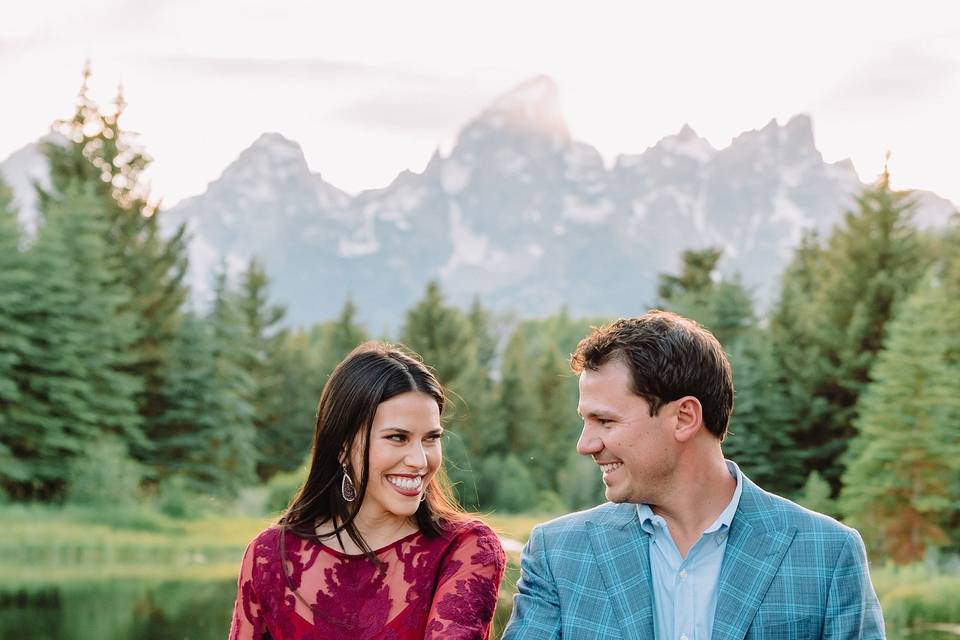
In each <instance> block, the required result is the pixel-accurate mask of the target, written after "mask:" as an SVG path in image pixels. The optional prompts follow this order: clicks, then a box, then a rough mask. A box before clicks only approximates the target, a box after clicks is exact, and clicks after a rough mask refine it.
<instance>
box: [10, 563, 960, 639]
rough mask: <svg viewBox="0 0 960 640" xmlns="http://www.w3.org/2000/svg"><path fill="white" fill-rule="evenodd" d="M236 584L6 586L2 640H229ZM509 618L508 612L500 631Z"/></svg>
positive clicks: (898, 635)
mask: <svg viewBox="0 0 960 640" xmlns="http://www.w3.org/2000/svg"><path fill="white" fill-rule="evenodd" d="M235 585H236V582H235V579H228V580H160V579H154V578H152V579H145V578H117V579H112V580H91V581H83V580H71V581H69V582H64V583H61V584H49V585H41V586H36V585H30V586H10V585H0V638H35V639H37V640H39V639H43V640H129V639H131V638H137V639H138V640H140V639H142V640H223V639H224V638H226V637H227V631H228V629H229V626H230V615H231V611H232V608H233V599H234V595H235V592H236V586H235ZM507 615H508V613H507V610H506V609H504V612H503V615H502V616H500V617H501V618H502V619H501V620H499V622H500V623H501V625H502V624H503V623H504V622H505V621H506V617H507ZM888 633H889V635H888V638H889V640H957V636H956V635H953V634H950V633H946V632H941V631H928V630H924V631H915V632H913V633H904V632H897V631H896V630H892V629H891V630H888Z"/></svg>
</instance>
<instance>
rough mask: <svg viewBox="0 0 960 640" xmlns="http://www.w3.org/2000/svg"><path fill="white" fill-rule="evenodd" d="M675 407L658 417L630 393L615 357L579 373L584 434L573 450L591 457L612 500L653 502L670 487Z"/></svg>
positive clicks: (627, 374) (667, 407)
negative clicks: (592, 368) (594, 369)
mask: <svg viewBox="0 0 960 640" xmlns="http://www.w3.org/2000/svg"><path fill="white" fill-rule="evenodd" d="M674 408H675V407H674V406H673V404H672V403H668V404H666V405H664V406H663V407H661V408H660V412H659V414H658V415H656V416H651V415H650V406H649V405H648V404H647V401H646V400H644V399H643V398H641V397H640V396H638V395H636V394H635V393H633V392H632V391H631V390H630V372H629V370H628V369H627V366H626V365H625V364H623V363H622V362H621V361H620V360H618V359H616V358H615V359H613V360H611V361H609V362H607V363H606V364H604V365H603V366H601V367H600V368H599V369H597V370H596V371H591V370H590V369H584V371H583V373H581V374H580V404H579V405H578V406H577V412H578V413H579V414H580V416H581V417H582V418H583V431H582V432H581V434H580V439H579V440H578V441H577V452H578V453H579V454H580V455H584V456H591V457H592V458H593V459H594V461H596V463H597V464H598V465H599V466H600V469H601V472H602V473H603V484H604V485H605V486H606V492H605V493H606V497H607V499H608V500H610V501H611V502H636V503H641V502H642V503H648V504H657V503H658V502H659V501H660V499H662V497H663V494H664V492H665V490H667V489H668V487H669V480H670V477H671V475H672V473H673V469H674V466H675V459H676V445H677V442H676V440H675V439H674V437H673V425H674V424H675V423H676V420H675V419H673V418H674V416H673V413H674Z"/></svg>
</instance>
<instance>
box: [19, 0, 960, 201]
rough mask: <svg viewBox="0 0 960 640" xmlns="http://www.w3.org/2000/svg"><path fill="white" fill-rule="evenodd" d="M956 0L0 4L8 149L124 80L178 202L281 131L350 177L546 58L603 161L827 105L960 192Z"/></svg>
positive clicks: (873, 164) (841, 119) (461, 115)
mask: <svg viewBox="0 0 960 640" xmlns="http://www.w3.org/2000/svg"><path fill="white" fill-rule="evenodd" d="M953 5H954V3H951V2H943V1H926V0H921V1H915V2H912V3H909V4H906V3H902V2H884V1H871V2H863V1H859V0H858V1H848V2H803V3H799V2H795V3H789V4H788V3H775V2H769V1H767V2H689V1H688V2H673V3H656V4H655V3H646V2H622V1H620V2H610V1H603V0H594V1H593V2H590V3H586V2H583V3H576V4H574V3H558V2H540V1H539V0H537V1H533V0H524V1H523V2H516V1H514V2H503V1H500V0H494V1H491V0H488V1H486V2H483V3H479V2H476V3H464V2H449V1H446V2H442V1H430V2H412V3H411V2H407V3H399V2H372V1H353V2H336V3H334V2H317V1H315V0H273V1H272V2H264V1H262V0H257V1H252V0H231V1H230V2H225V1H220V0H190V1H186V0H166V1H164V2H149V3H148V2H138V1H134V0H92V1H87V2H84V3H77V2H64V1H43V0H37V1H34V2H21V3H17V5H16V6H13V7H4V9H3V12H2V13H3V18H2V20H0V81H2V86H3V95H4V99H3V118H2V120H0V122H2V125H0V160H2V159H3V158H5V157H6V156H7V155H9V154H10V153H12V152H13V151H15V150H16V149H18V148H20V147H22V146H23V145H24V144H27V143H28V142H31V141H33V140H35V139H36V138H38V137H39V136H40V135H42V134H43V133H44V132H45V131H46V130H47V129H48V127H49V125H50V123H51V122H52V121H53V120H54V119H56V118H61V117H67V116H69V115H71V111H72V105H73V100H74V97H75V94H76V90H77V88H78V86H79V81H80V70H81V68H82V66H83V62H84V60H85V59H86V58H89V59H90V60H91V64H92V67H93V73H94V75H93V79H92V82H91V94H92V97H93V98H95V99H96V100H98V101H100V102H101V103H106V102H109V101H110V100H111V99H112V97H113V94H114V91H115V87H116V85H117V83H118V82H122V83H123V85H124V88H125V94H126V98H127V101H128V103H129V107H128V109H127V112H126V117H125V126H126V127H127V128H129V129H132V130H134V131H137V132H139V133H140V134H141V137H140V140H141V142H142V143H143V144H144V146H145V147H146V148H147V150H148V152H149V153H150V154H151V155H152V156H153V157H154V159H155V163H154V166H153V168H152V169H151V171H150V174H149V177H150V179H151V181H152V185H153V191H154V195H155V196H162V197H163V200H164V204H165V205H166V206H170V205H172V204H174V203H175V202H176V201H178V200H180V199H181V198H183V197H187V196H190V195H195V194H198V193H200V192H202V191H203V190H204V188H205V187H206V184H207V183H208V182H210V181H211V180H214V179H216V178H217V177H218V176H219V174H220V172H221V171H222V170H223V169H224V168H225V167H226V166H227V164H229V163H230V161H232V160H233V159H234V158H236V156H237V155H238V154H239V153H240V151H242V150H243V149H244V148H246V147H247V146H248V145H249V144H250V143H251V142H252V141H253V140H255V139H256V138H257V137H258V136H259V135H260V134H261V133H263V132H265V131H277V132H280V133H282V134H284V135H285V136H287V137H289V138H292V139H294V140H296V141H297V142H299V143H300V144H301V145H302V147H303V149H304V153H305V155H306V158H307V161H308V163H309V164H310V167H311V169H312V170H314V171H318V172H320V173H322V174H323V176H324V178H325V179H326V180H328V181H329V182H331V183H332V184H334V185H336V186H338V187H340V188H342V189H344V190H346V191H348V192H351V193H356V192H358V191H360V190H363V189H368V188H377V187H382V186H384V185H386V184H387V183H389V182H390V181H391V180H392V179H393V178H394V177H395V176H396V174H397V173H399V172H400V171H401V170H403V169H412V170H414V171H419V170H422V169H423V167H424V166H425V164H426V162H427V160H428V159H429V157H430V155H431V154H432V153H433V151H434V149H435V148H436V147H438V146H440V147H441V148H448V147H449V146H450V145H451V144H452V142H453V140H454V138H455V136H456V133H457V131H458V130H459V128H460V127H461V126H462V125H464V124H465V123H466V122H467V121H468V120H469V119H470V118H471V117H473V116H474V115H476V114H477V113H478V112H479V111H480V110H481V109H482V108H483V107H484V106H485V105H486V104H487V103H489V102H490V101H492V100H493V99H494V98H495V97H496V96H497V95H499V94H501V93H503V92H504V91H507V90H509V89H510V88H511V87H513V86H514V85H516V84H518V83H519V82H521V81H523V80H525V79H527V78H529V77H531V76H533V75H539V74H546V75H549V76H551V77H553V78H554V79H555V80H556V81H557V83H558V85H559V87H560V99H561V101H562V105H563V110H564V113H565V114H566V118H567V122H568V124H569V126H570V129H571V131H572V133H573V135H574V137H576V138H577V139H579V140H582V141H583V142H587V143H589V144H592V145H594V146H596V147H597V148H598V149H599V150H600V152H601V153H602V154H603V155H604V156H605V157H606V158H607V159H608V160H609V161H611V162H612V161H613V159H614V158H615V157H616V155H617V154H619V153H638V152H641V151H643V150H644V149H645V148H647V147H649V146H651V145H653V144H655V143H656V141H657V140H659V139H660V138H662V137H664V136H666V135H669V134H672V133H675V132H676V131H678V130H679V129H680V128H681V126H682V125H683V124H684V123H689V124H690V125H691V126H692V127H693V128H694V129H695V130H696V131H697V132H698V133H699V134H700V135H701V136H704V137H706V138H707V139H708V140H709V141H710V142H711V143H712V144H713V145H714V146H716V147H723V146H726V145H727V144H729V143H730V140H731V139H732V137H734V136H736V135H737V134H739V133H740V132H742V131H745V130H749V129H756V128H760V127H762V126H764V125H765V124H766V123H767V122H769V120H770V119H771V118H777V119H778V120H780V122H781V123H783V122H785V121H786V120H787V119H788V118H790V117H791V116H792V115H795V114H797V113H807V114H810V115H811V116H812V118H813V123H814V130H815V135H816V140H817V146H818V148H819V149H820V151H821V152H822V153H823V155H824V157H825V159H826V160H828V161H836V160H840V159H843V158H847V157H849V158H851V159H852V160H853V163H854V165H855V166H856V168H857V170H858V172H859V173H860V176H861V178H862V179H864V180H869V179H872V178H873V177H874V176H875V175H876V174H877V173H878V172H879V171H880V169H881V166H882V162H883V154H884V151H886V150H888V149H889V150H891V151H892V153H893V158H892V161H891V170H892V173H893V182H894V186H896V187H898V188H922V189H929V190H932V191H935V192H937V193H939V194H940V195H942V196H944V197H947V198H950V199H951V200H953V201H954V202H955V203H960V172H958V171H957V168H956V167H957V150H958V149H960V124H958V114H960V8H955V7H954V6H953Z"/></svg>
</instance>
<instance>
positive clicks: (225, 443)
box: [207, 269, 260, 493]
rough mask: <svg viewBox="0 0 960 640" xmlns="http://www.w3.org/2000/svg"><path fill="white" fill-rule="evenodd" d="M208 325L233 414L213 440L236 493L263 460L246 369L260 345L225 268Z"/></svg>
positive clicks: (216, 455)
mask: <svg viewBox="0 0 960 640" xmlns="http://www.w3.org/2000/svg"><path fill="white" fill-rule="evenodd" d="M207 321H208V322H209V323H210V324H211V329H212V336H211V344H212V346H213V358H214V366H215V368H214V379H215V380H216V382H217V385H218V388H219V389H220V390H221V392H222V394H223V396H222V397H223V398H224V399H225V405H224V406H225V408H226V410H227V411H228V412H229V420H228V421H227V422H226V423H225V424H224V426H223V429H222V430H221V432H220V433H218V434H217V437H216V438H215V440H214V445H215V446H214V447H213V455H214V461H215V463H216V467H217V468H218V469H219V470H220V472H221V474H222V478H223V481H224V482H223V484H221V488H222V489H224V490H225V491H227V492H228V493H234V492H235V491H236V490H237V489H238V488H239V487H240V486H242V485H243V484H244V483H248V482H251V481H252V480H253V478H254V473H253V472H254V471H255V469H256V465H257V462H259V458H260V455H259V452H258V451H257V450H256V423H255V419H256V416H255V414H254V412H255V401H256V400H255V399H256V381H255V380H254V379H253V377H252V376H251V375H250V373H249V372H248V371H247V370H246V369H245V367H244V365H245V363H248V362H250V361H251V359H253V357H254V354H255V350H256V346H255V345H254V343H253V341H252V340H251V339H250V334H249V331H248V329H247V326H246V323H245V320H244V318H243V314H242V311H241V309H240V307H239V305H238V304H237V296H236V295H235V294H234V292H233V291H231V289H230V286H229V281H228V279H227V276H226V271H225V269H221V271H220V272H219V273H218V274H217V275H216V276H215V283H214V301H213V307H212V309H211V311H210V314H209V316H208V318H207ZM221 434H222V435H221Z"/></svg>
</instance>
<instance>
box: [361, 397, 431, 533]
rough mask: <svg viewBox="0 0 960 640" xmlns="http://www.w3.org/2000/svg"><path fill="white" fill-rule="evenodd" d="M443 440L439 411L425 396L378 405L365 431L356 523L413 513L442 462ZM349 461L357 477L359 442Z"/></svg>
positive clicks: (385, 519)
mask: <svg viewBox="0 0 960 640" xmlns="http://www.w3.org/2000/svg"><path fill="white" fill-rule="evenodd" d="M442 434H443V427H442V426H441V425H440V408H439V407H438V406H437V401H436V400H434V399H433V397H431V396H429V395H427V394H426V393H421V392H419V391H408V392H407V393H402V394H400V395H398V396H394V397H393V398H391V399H389V400H387V401H386V402H382V403H380V405H379V406H378V407H377V412H376V414H375V415H374V417H373V424H372V425H371V427H370V468H369V469H368V472H367V493H366V495H365V496H364V497H363V505H362V506H361V508H360V513H358V514H357V516H358V518H359V519H361V520H362V521H364V522H367V523H371V524H375V523H379V522H384V521H390V520H393V519H395V518H403V519H409V518H410V517H411V516H412V515H413V514H414V513H416V511H417V508H418V507H419V506H420V498H421V495H422V493H423V491H424V489H425V488H426V486H427V485H428V484H429V482H430V480H431V479H432V478H433V475H434V474H435V473H436V472H437V469H439V468H440V463H441V461H442V459H443V454H442V453H441V447H440V438H441V436H442ZM350 459H351V460H350V461H351V466H352V467H353V469H355V470H356V471H357V474H358V475H359V471H360V469H361V467H362V466H363V444H362V442H360V441H358V442H357V443H356V444H355V446H354V447H353V451H352V453H351V456H350ZM354 479H355V480H356V478H354Z"/></svg>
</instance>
